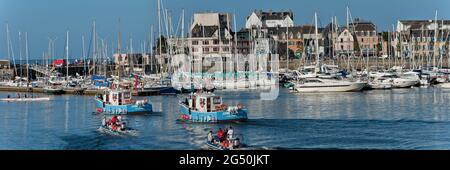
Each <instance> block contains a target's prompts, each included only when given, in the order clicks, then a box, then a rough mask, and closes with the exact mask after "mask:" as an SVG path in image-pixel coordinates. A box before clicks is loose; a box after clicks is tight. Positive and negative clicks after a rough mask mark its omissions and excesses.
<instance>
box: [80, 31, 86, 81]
mask: <svg viewBox="0 0 450 170" xmlns="http://www.w3.org/2000/svg"><path fill="white" fill-rule="evenodd" d="M81 50H82V52H81V53H83V54H82V55H83V70H84V78H86V52H85V49H84V35H82V36H81Z"/></svg>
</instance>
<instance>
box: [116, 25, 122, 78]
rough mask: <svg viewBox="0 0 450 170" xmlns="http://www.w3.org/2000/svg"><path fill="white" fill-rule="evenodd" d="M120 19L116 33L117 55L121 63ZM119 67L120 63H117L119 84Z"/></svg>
mask: <svg viewBox="0 0 450 170" xmlns="http://www.w3.org/2000/svg"><path fill="white" fill-rule="evenodd" d="M120 23H121V22H120V18H119V25H118V32H117V54H118V58H120V59H121V60H120V61H122V51H121V46H120V41H121V34H120ZM120 65H122V64H121V62H119V66H118V67H117V76H118V77H119V78H118V79H119V82H120Z"/></svg>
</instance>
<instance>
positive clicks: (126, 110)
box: [95, 89, 152, 115]
mask: <svg viewBox="0 0 450 170" xmlns="http://www.w3.org/2000/svg"><path fill="white" fill-rule="evenodd" d="M95 101H96V108H97V110H96V111H97V112H98V113H106V114H115V115H117V114H148V113H151V112H152V104H151V103H149V101H148V100H147V99H145V100H135V99H132V97H131V92H130V91H129V90H128V89H108V90H105V91H104V93H103V94H98V95H96V97H95Z"/></svg>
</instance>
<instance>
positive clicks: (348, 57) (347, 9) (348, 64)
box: [346, 6, 355, 70]
mask: <svg viewBox="0 0 450 170" xmlns="http://www.w3.org/2000/svg"><path fill="white" fill-rule="evenodd" d="M346 12H347V17H346V20H347V31H348V32H349V33H350V36H352V32H351V31H350V9H349V8H348V6H347V7H346ZM353 41H355V40H353ZM353 45H354V44H353ZM354 48H355V47H353V49H354ZM352 51H353V50H352ZM347 70H350V48H349V49H347Z"/></svg>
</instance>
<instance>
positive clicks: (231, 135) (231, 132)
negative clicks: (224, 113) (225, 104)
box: [227, 126, 234, 140]
mask: <svg viewBox="0 0 450 170" xmlns="http://www.w3.org/2000/svg"><path fill="white" fill-rule="evenodd" d="M233 132H234V131H233V127H231V126H230V129H228V132H227V136H228V139H229V140H231V139H233Z"/></svg>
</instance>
